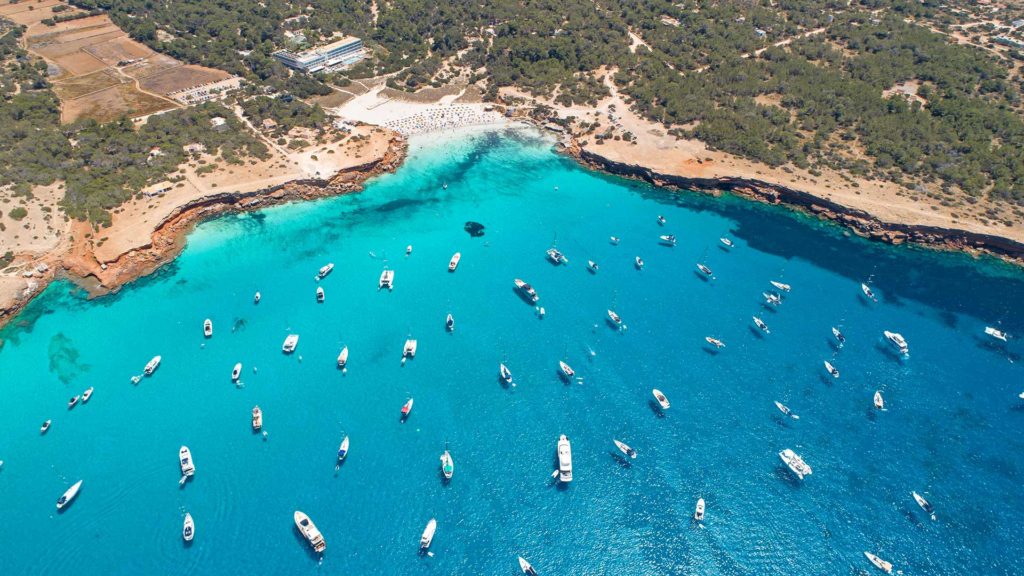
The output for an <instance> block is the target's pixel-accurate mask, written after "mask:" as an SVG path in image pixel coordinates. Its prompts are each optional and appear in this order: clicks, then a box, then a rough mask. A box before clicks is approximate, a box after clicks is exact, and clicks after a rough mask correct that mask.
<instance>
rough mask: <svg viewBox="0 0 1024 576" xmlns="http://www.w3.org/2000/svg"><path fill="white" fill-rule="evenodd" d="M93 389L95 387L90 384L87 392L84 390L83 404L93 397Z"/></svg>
mask: <svg viewBox="0 0 1024 576" xmlns="http://www.w3.org/2000/svg"><path fill="white" fill-rule="evenodd" d="M92 391H93V387H92V386H89V388H88V389H87V390H86V391H85V392H82V404H85V403H86V402H88V401H89V398H92Z"/></svg>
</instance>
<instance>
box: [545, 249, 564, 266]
mask: <svg viewBox="0 0 1024 576" xmlns="http://www.w3.org/2000/svg"><path fill="white" fill-rule="evenodd" d="M547 255H548V260H551V263H552V264H568V263H569V259H568V258H566V257H565V254H562V253H561V252H559V251H558V248H555V247H554V246H552V247H551V248H548V250H547Z"/></svg>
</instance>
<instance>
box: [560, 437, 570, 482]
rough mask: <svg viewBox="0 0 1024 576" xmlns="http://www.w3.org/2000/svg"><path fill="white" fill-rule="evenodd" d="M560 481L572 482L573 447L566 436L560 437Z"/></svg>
mask: <svg viewBox="0 0 1024 576" xmlns="http://www.w3.org/2000/svg"><path fill="white" fill-rule="evenodd" d="M558 481H559V482H572V446H571V445H570V444H569V439H568V438H566V437H565V434H562V435H561V436H559V437H558Z"/></svg>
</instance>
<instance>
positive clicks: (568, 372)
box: [558, 360, 576, 380]
mask: <svg viewBox="0 0 1024 576" xmlns="http://www.w3.org/2000/svg"><path fill="white" fill-rule="evenodd" d="M558 368H559V370H561V372H562V376H563V377H564V378H565V379H566V380H569V379H571V378H572V377H573V376H575V375H576V371H575V370H573V369H572V368H571V367H570V366H569V365H568V364H566V363H565V362H563V361H561V360H559V361H558Z"/></svg>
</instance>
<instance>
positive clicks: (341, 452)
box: [338, 436, 348, 463]
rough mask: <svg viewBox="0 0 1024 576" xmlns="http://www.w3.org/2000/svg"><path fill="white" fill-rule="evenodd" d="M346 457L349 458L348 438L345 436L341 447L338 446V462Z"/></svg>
mask: <svg viewBox="0 0 1024 576" xmlns="http://www.w3.org/2000/svg"><path fill="white" fill-rule="evenodd" d="M346 456H348V436H345V437H344V438H343V439H342V440H341V445H339V446H338V462H339V463H340V462H341V461H342V460H344V459H345V457H346Z"/></svg>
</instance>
